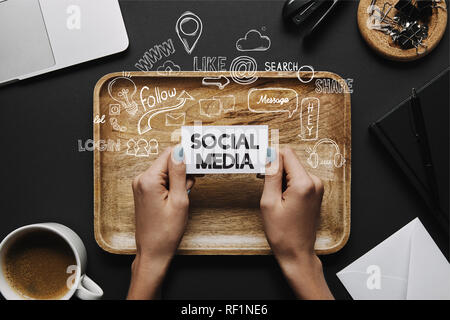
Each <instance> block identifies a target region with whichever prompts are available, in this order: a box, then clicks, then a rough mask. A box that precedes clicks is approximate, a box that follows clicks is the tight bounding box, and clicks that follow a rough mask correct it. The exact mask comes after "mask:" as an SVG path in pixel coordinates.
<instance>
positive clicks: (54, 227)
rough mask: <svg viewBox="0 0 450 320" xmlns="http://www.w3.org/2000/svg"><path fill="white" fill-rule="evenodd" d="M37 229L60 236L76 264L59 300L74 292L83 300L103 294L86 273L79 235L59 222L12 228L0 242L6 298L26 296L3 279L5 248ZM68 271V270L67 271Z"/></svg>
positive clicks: (1, 288) (2, 287) (0, 287)
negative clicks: (70, 250)
mask: <svg viewBox="0 0 450 320" xmlns="http://www.w3.org/2000/svg"><path fill="white" fill-rule="evenodd" d="M39 230H41V231H42V230H44V231H51V232H53V233H55V234H57V235H58V236H60V237H61V238H62V239H64V241H66V243H67V244H68V245H69V246H70V248H71V249H72V252H73V254H74V256H75V260H76V263H77V265H76V266H75V267H74V268H73V270H71V271H70V273H73V274H72V275H71V274H69V273H68V279H69V278H70V277H72V278H71V279H70V280H71V281H70V283H69V282H68V287H69V291H67V293H66V294H65V295H64V296H63V297H61V298H60V300H68V299H70V298H71V297H72V296H73V295H74V294H75V296H77V297H78V298H80V299H83V300H97V299H100V298H101V297H102V296H103V290H102V289H101V288H100V287H99V286H98V285H97V284H96V283H95V282H94V281H93V280H92V279H91V278H89V277H88V276H87V275H86V264H87V254H86V247H85V246H84V244H83V241H81V239H80V237H79V236H78V235H77V234H76V233H75V232H74V231H73V230H72V229H69V228H68V227H66V226H64V225H62V224H59V223H38V224H31V225H28V226H24V227H21V228H19V229H16V230H14V231H13V232H11V233H10V234H9V235H8V236H6V238H5V239H3V241H2V242H1V243H0V292H1V294H2V295H3V296H4V297H5V298H6V299H8V300H25V299H26V298H25V297H24V296H22V295H20V294H19V293H18V292H16V291H15V290H14V289H13V288H11V286H10V284H9V283H8V281H7V280H6V279H5V275H4V271H3V261H4V258H5V254H6V251H7V249H8V248H9V246H10V245H11V244H13V243H14V242H15V241H16V240H17V238H18V237H19V236H22V235H24V234H27V233H30V232H35V231H39ZM68 272H69V271H68Z"/></svg>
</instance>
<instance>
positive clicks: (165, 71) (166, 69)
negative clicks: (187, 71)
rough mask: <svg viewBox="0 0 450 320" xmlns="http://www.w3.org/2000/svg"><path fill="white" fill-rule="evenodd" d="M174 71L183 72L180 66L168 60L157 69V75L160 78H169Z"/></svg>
mask: <svg viewBox="0 0 450 320" xmlns="http://www.w3.org/2000/svg"><path fill="white" fill-rule="evenodd" d="M174 71H181V68H180V66H179V65H177V64H175V63H174V62H173V61H172V60H167V61H166V62H164V63H163V64H162V65H161V66H159V67H158V69H157V73H158V74H159V75H160V76H168V75H170V74H171V73H172V72H174Z"/></svg>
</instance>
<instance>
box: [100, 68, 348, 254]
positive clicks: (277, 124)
mask: <svg viewBox="0 0 450 320" xmlns="http://www.w3.org/2000/svg"><path fill="white" fill-rule="evenodd" d="M205 76H208V77H218V76H223V77H227V79H228V80H229V84H228V85H226V87H225V88H223V89H222V90H221V89H219V88H218V87H217V86H214V85H202V79H203V77H205ZM257 76H258V77H259V78H258V79H257V80H256V82H254V83H252V84H249V85H242V84H237V83H236V82H234V81H233V80H232V79H231V77H230V74H229V72H217V73H216V72H206V73H205V72H202V73H200V72H173V73H170V74H169V75H167V76H159V75H158V74H157V73H156V72H146V73H143V72H131V73H128V74H126V76H124V75H123V73H112V74H108V75H106V76H104V77H103V78H101V79H100V80H99V81H98V83H97V85H96V86H95V90H94V116H97V115H99V116H100V118H101V117H102V116H103V115H105V123H103V124H94V139H95V141H96V143H97V148H96V149H95V151H94V219H95V221H94V222H95V223H94V224H95V238H96V241H97V243H98V244H99V246H100V247H102V248H103V249H104V250H106V251H108V252H111V253H117V254H133V253H135V239H134V231H135V226H134V204H133V195H132V189H131V181H132V179H133V177H134V176H136V175H138V174H139V173H141V172H143V171H144V170H146V169H147V168H148V167H149V166H150V165H151V163H152V161H153V160H154V159H156V158H157V154H152V152H154V151H155V152H156V150H155V146H156V143H155V141H154V140H152V139H156V140H157V142H158V152H159V151H161V150H164V149H165V148H167V147H168V146H170V145H175V144H177V143H178V142H177V141H179V136H177V133H178V132H179V131H180V130H179V128H180V127H179V126H176V125H179V124H181V123H182V119H180V118H179V117H180V115H181V114H184V116H185V124H186V125H193V122H194V120H201V121H202V122H203V125H250V124H251V125H258V124H266V125H269V130H270V129H279V139H280V144H281V145H289V146H291V147H292V148H293V149H294V150H295V151H296V153H297V154H298V156H299V158H300V159H301V161H302V163H303V164H304V165H305V167H306V168H307V170H308V171H310V172H311V173H314V174H315V175H317V176H319V177H320V178H322V179H323V181H324V185H325V194H324V198H323V199H324V200H323V204H322V211H321V223H320V227H319V230H318V236H317V241H316V250H317V253H319V254H328V253H333V252H336V251H338V250H339V249H341V248H342V247H343V246H344V245H345V243H346V242H347V239H348V237H349V233H350V182H351V176H350V171H351V121H350V94H349V93H317V92H316V85H315V81H316V80H318V79H320V80H322V81H325V80H330V81H331V80H335V81H342V79H341V78H340V77H339V76H338V75H336V74H333V73H329V72H316V73H315V75H314V78H315V79H313V81H310V82H309V83H307V84H304V83H302V82H300V81H299V79H298V78H297V73H295V72H258V73H257ZM305 76H306V77H307V76H308V75H307V74H306V73H305V74H302V75H301V79H305ZM221 80H222V81H223V82H224V83H225V82H226V81H225V80H226V79H225V78H222V79H221ZM144 86H147V87H148V88H149V89H148V90H147V89H144V91H143V94H142V96H143V98H144V99H145V101H150V105H151V104H153V98H150V99H147V96H148V95H149V93H152V95H153V96H155V92H157V93H156V95H157V98H155V99H156V100H159V99H161V102H156V106H155V107H153V108H160V107H171V108H173V107H174V106H176V105H178V104H179V103H180V102H183V103H182V105H183V106H182V107H180V108H179V109H177V110H173V111H170V112H161V113H159V114H156V115H155V116H154V117H153V118H152V120H151V128H152V129H151V130H149V131H146V132H145V133H144V131H145V130H148V127H146V126H145V125H144V124H145V123H146V121H145V120H144V121H142V122H141V133H142V134H139V132H138V123H139V120H140V118H141V116H142V115H143V114H144V110H143V109H144V108H143V105H142V103H141V97H140V92H141V89H142V88H143V87H144ZM156 87H157V88H158V89H156V91H155V88H156ZM255 88H257V89H262V88H288V89H291V90H287V91H289V92H290V93H288V94H291V95H292V94H297V95H298V109H297V111H296V112H295V113H294V114H293V115H292V117H290V118H289V114H288V113H287V112H279V113H254V112H251V111H250V110H249V107H248V93H249V91H251V89H255ZM122 89H125V90H128V92H123V91H122ZM174 90H176V94H175V95H173V97H172V98H168V99H167V100H166V101H163V99H162V98H161V97H163V98H164V97H166V94H165V93H163V92H170V93H171V94H173V93H174ZM183 90H185V91H186V93H188V94H189V96H190V97H192V99H193V100H190V99H181V100H179V99H178V100H177V99H176V98H177V97H179V96H180V94H181V93H182V91H183ZM110 91H111V95H110ZM293 91H294V93H292V92H293ZM119 93H122V95H119V96H118V94H119ZM123 93H126V94H128V95H131V99H130V100H129V101H128V102H129V103H128V104H127V103H124V104H122V102H124V101H122V100H123V99H121V97H122V98H123V97H124V95H123ZM285 93H286V91H282V92H281V91H280V96H281V95H283V94H285ZM230 95H232V96H234V97H235V103H234V110H232V108H231V102H230V100H222V103H221V104H217V103H216V102H213V103H212V106H208V105H207V104H206V107H205V108H203V107H202V108H203V109H202V114H200V102H199V100H201V99H212V100H217V99H224V98H223V96H230ZM112 96H114V97H115V99H113V98H112ZM189 96H186V94H185V93H184V94H183V95H182V97H185V98H186V97H189ZM158 97H159V98H158ZM218 97H222V98H218ZM307 97H315V98H318V99H319V102H320V107H319V120H318V121H319V129H318V132H317V140H315V141H304V140H302V138H301V137H300V136H299V134H300V130H301V123H300V119H301V118H304V119H306V118H305V117H306V116H307V114H306V109H305V108H306V104H305V106H303V109H304V110H303V111H302V106H301V102H302V99H303V98H307ZM294 100H295V99H292V100H291V101H294ZM119 101H121V102H119ZM133 101H134V102H136V105H134V104H133ZM206 102H208V101H206ZM146 103H147V102H146ZM204 103H205V102H204V101H202V104H203V106H205V105H204ZM178 106H179V105H178ZM136 107H137V109H138V110H137V111H136V113H135V114H134V115H133V111H135V110H133V109H135V108H136ZM147 107H149V106H148V105H147ZM294 107H295V106H288V105H286V108H291V109H292V110H293V109H294ZM118 108H119V109H118ZM218 108H219V109H218ZM118 110H120V114H118ZM165 110H168V109H165ZM218 110H220V115H218V112H217V111H218ZM302 112H303V113H302ZM205 114H207V115H208V116H206V115H205ZM168 115H169V116H168ZM181 117H182V116H181ZM114 119H115V120H114ZM314 119H315V118H314ZM166 121H168V122H167V123H166ZM166 124H168V125H169V126H167V125H166ZM171 125H174V126H171ZM177 129H178V130H177ZM121 130H122V131H121ZM321 138H329V139H332V140H334V141H335V142H336V143H337V146H338V147H339V149H340V153H341V154H342V155H343V157H344V158H345V163H344V164H343V165H342V166H341V167H335V165H334V163H333V162H332V159H333V157H334V156H335V154H336V152H337V151H336V148H335V146H334V145H333V144H331V143H322V144H320V145H319V146H318V147H317V148H316V149H317V154H318V155H319V159H320V164H319V166H318V167H317V168H316V169H314V168H312V167H311V166H310V165H308V164H307V159H308V157H309V154H308V151H311V150H312V149H313V147H314V145H315V143H316V142H317V141H319V140H320V139H321ZM108 139H110V140H109V144H108ZM130 139H134V140H135V141H136V142H139V139H145V140H146V142H147V148H145V146H143V144H145V143H144V142H143V141H142V140H141V141H140V142H139V143H141V144H140V146H139V147H138V148H137V149H135V148H132V147H129V145H128V142H129V141H130ZM102 140H103V141H102ZM171 140H174V141H171ZM111 142H112V143H111ZM114 143H115V144H114ZM119 143H120V151H113V150H117V149H114V148H118V147H117V145H119ZM103 149H106V150H103ZM100 150H103V151H100ZM138 150H140V151H139V152H138ZM127 153H128V154H127ZM147 153H148V156H146V155H147ZM130 154H132V155H130ZM136 154H139V155H140V156H139V157H136V156H135V155H136ZM329 160H331V162H330V161H329ZM330 163H331V164H330ZM262 187H263V181H262V180H261V179H258V178H256V176H255V175H210V176H205V177H203V178H198V179H197V182H196V185H195V187H194V189H193V190H192V192H191V194H190V203H191V207H190V217H189V222H188V225H187V229H186V232H185V234H184V237H183V239H182V241H181V244H180V246H179V250H178V253H179V254H203V255H231V254H255V255H256V254H258V255H259V254H270V253H271V251H270V247H269V245H268V243H267V241H266V238H265V235H264V231H263V227H262V223H261V218H260V211H259V200H260V197H261V192H262Z"/></svg>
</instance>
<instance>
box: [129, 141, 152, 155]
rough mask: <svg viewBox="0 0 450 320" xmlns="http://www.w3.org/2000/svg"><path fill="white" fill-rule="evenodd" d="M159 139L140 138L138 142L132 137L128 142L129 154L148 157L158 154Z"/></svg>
mask: <svg viewBox="0 0 450 320" xmlns="http://www.w3.org/2000/svg"><path fill="white" fill-rule="evenodd" d="M158 153H159V150H158V140H156V139H150V140H148V141H147V140H145V139H139V140H138V141H137V142H136V140H134V139H130V140H128V142H127V155H129V156H134V157H148V156H150V155H155V154H158Z"/></svg>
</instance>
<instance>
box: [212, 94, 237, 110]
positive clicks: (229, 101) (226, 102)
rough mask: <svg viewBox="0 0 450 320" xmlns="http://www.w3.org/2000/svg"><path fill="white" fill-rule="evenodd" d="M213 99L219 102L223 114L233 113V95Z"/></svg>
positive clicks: (234, 102)
mask: <svg viewBox="0 0 450 320" xmlns="http://www.w3.org/2000/svg"><path fill="white" fill-rule="evenodd" d="M213 99H215V100H220V103H221V105H222V111H223V112H224V113H227V112H231V111H234V106H235V104H236V97H235V96H233V95H226V96H214V97H213Z"/></svg>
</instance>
